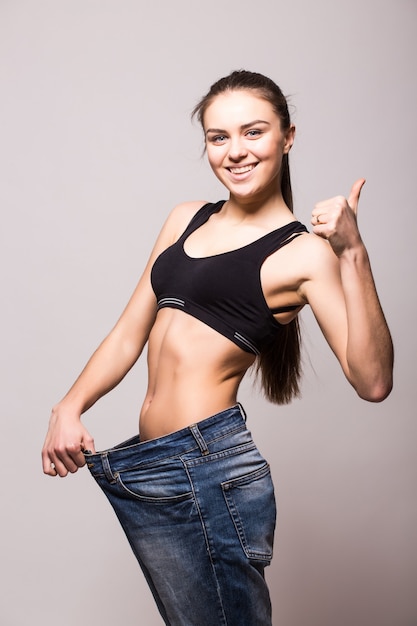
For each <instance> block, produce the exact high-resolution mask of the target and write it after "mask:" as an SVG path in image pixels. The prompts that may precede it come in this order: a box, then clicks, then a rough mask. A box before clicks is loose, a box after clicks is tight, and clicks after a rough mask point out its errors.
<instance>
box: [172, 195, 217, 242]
mask: <svg viewBox="0 0 417 626" xmlns="http://www.w3.org/2000/svg"><path fill="white" fill-rule="evenodd" d="M205 204H207V201H205V200H192V201H189V202H181V203H180V204H177V205H176V206H175V207H174V208H173V209H172V211H171V213H170V214H169V216H168V219H167V221H166V224H165V227H166V228H168V229H169V231H170V233H171V236H172V238H173V239H174V240H176V239H178V237H180V236H181V234H182V233H183V232H184V230H185V229H186V227H187V226H188V224H189V222H190V221H191V220H192V218H193V217H194V215H195V214H196V213H197V211H198V210H199V209H201V207H202V206H204V205H205Z"/></svg>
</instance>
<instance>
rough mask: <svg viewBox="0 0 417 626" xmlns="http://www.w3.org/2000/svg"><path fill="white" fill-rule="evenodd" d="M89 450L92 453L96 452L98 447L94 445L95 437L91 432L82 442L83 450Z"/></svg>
mask: <svg viewBox="0 0 417 626" xmlns="http://www.w3.org/2000/svg"><path fill="white" fill-rule="evenodd" d="M84 450H88V451H89V452H91V453H92V454H95V453H96V449H95V447H94V439H93V438H92V437H91V435H90V434H89V433H86V434H85V435H84V437H83V440H82V442H81V451H82V452H84Z"/></svg>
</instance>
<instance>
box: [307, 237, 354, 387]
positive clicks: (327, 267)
mask: <svg viewBox="0 0 417 626" xmlns="http://www.w3.org/2000/svg"><path fill="white" fill-rule="evenodd" d="M308 239H309V244H308V248H309V249H307V250H305V254H304V255H303V258H304V260H305V261H306V262H308V269H307V271H306V273H305V276H306V278H305V280H303V282H302V284H301V286H300V289H299V293H300V295H301V296H302V298H303V299H304V300H305V301H306V302H307V303H308V304H309V305H310V307H311V309H312V311H313V313H314V316H315V318H316V320H317V322H318V324H319V326H320V329H321V330H322V332H323V335H324V336H325V338H326V340H327V342H328V344H329V345H330V347H331V349H332V350H333V352H334V354H335V355H336V357H337V359H338V360H339V362H340V364H341V366H342V369H343V371H344V373H345V375H346V376H347V377H349V368H348V364H347V351H346V349H347V340H348V323H347V311H346V303H345V297H344V293H343V288H342V281H341V277H340V268H339V261H338V259H337V257H336V255H335V254H334V252H333V250H332V249H331V246H330V245H329V244H328V242H327V241H324V240H323V239H320V238H319V237H315V236H314V235H312V237H311V238H310V237H308Z"/></svg>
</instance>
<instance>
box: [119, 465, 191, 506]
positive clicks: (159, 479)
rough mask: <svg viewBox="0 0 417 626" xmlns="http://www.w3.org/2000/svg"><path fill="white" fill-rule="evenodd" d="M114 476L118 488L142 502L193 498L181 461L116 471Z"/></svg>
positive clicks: (170, 501) (161, 502)
mask: <svg viewBox="0 0 417 626" xmlns="http://www.w3.org/2000/svg"><path fill="white" fill-rule="evenodd" d="M115 478H116V484H117V485H118V487H119V489H121V490H122V491H123V492H124V493H125V494H126V495H128V496H130V497H132V498H134V499H137V500H141V501H142V502H149V503H159V504H169V503H175V502H182V501H184V500H191V499H192V498H193V493H192V490H191V486H190V483H189V481H188V478H187V475H186V473H185V471H184V467H183V465H182V463H181V461H175V462H172V463H170V464H168V465H162V466H155V467H148V468H146V469H132V470H128V471H124V472H118V473H116V475H115Z"/></svg>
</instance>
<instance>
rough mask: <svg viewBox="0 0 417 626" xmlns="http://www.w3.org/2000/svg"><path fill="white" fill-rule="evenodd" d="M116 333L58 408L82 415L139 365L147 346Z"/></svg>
mask: <svg viewBox="0 0 417 626" xmlns="http://www.w3.org/2000/svg"><path fill="white" fill-rule="evenodd" d="M144 343H145V342H144V341H142V342H140V343H137V342H132V341H131V340H127V339H124V338H123V337H122V336H121V335H120V333H119V332H118V331H117V329H114V330H113V331H112V332H111V333H110V334H109V335H108V336H107V337H106V338H105V339H104V341H103V342H102V343H101V344H100V346H99V347H98V348H97V350H96V351H95V352H94V354H93V355H92V356H91V358H90V359H89V361H88V363H87V365H86V366H85V368H84V369H83V371H82V372H81V374H80V376H79V377H78V378H77V380H76V381H75V383H74V384H73V385H72V387H71V388H70V390H69V391H68V393H67V394H66V395H65V396H64V398H63V399H62V400H61V401H60V402H59V403H58V405H56V407H54V409H53V410H57V409H58V408H61V409H65V411H69V412H71V413H72V414H77V415H81V414H82V413H84V412H85V411H87V409H89V408H90V407H91V406H92V405H93V404H94V403H95V402H96V401H97V400H99V398H101V397H102V396H104V395H105V394H107V393H108V392H109V391H111V390H112V389H113V388H114V387H116V385H117V384H118V383H119V382H120V381H121V380H122V379H123V378H124V376H125V375H126V374H127V372H128V371H129V370H130V369H131V367H132V366H133V365H134V363H135V362H136V361H137V359H138V357H139V355H140V353H141V351H142V349H143V345H144Z"/></svg>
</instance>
